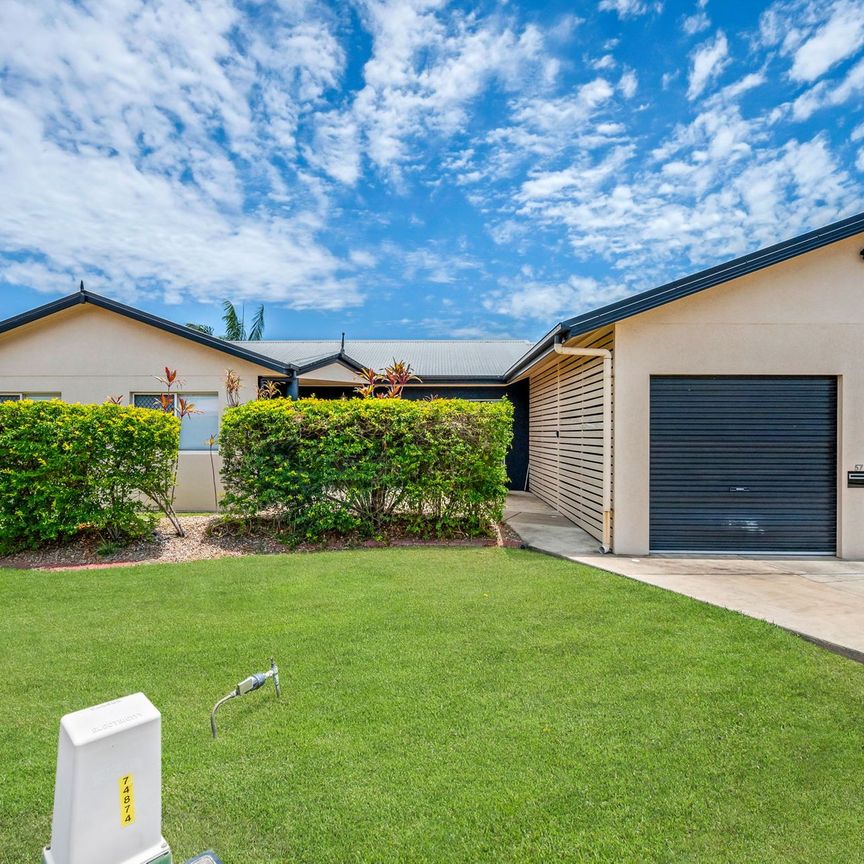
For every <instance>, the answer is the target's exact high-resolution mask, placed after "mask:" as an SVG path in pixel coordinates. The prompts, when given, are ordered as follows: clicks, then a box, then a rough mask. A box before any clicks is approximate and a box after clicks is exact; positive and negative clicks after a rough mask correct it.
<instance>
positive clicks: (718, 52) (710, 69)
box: [687, 30, 729, 99]
mask: <svg viewBox="0 0 864 864" xmlns="http://www.w3.org/2000/svg"><path fill="white" fill-rule="evenodd" d="M728 58H729V43H728V42H727V40H726V34H725V33H723V31H722V30H719V31H718V32H717V35H716V36H715V38H714V40H713V41H712V42H704V43H703V44H702V45H700V46H699V47H698V48H697V49H696V50H695V51H694V52H693V54H692V55H691V67H690V77H689V79H688V87H687V98H688V99H695V98H696V97H697V96H699V95H701V93H702V91H703V90H704V89H705V88H706V87H707V86H708V84H709V83H710V82H711V81H713V80H714V79H715V78H717V76H718V75H719V74H720V73H721V72H722V71H723V69H724V67H725V66H726V65H727V63H728V62H729V59H728Z"/></svg>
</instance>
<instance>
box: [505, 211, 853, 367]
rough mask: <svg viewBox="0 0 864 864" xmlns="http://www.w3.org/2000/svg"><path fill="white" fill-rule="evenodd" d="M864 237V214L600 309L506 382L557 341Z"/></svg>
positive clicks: (548, 338)
mask: <svg viewBox="0 0 864 864" xmlns="http://www.w3.org/2000/svg"><path fill="white" fill-rule="evenodd" d="M861 233H864V213H859V214H858V215H857V216H850V217H849V218H848V219H842V220H841V221H839V222H833V223H832V224H831V225H826V226H825V227H824V228H817V229H816V230H815V231H808V232H807V233H806V234H801V235H799V236H798V237H793V238H792V239H791V240H784V241H783V242H782V243H776V244H775V245H773V246H769V247H767V248H766V249H759V250H758V251H756V252H750V253H749V254H747V255H742V256H741V257H740V258H735V259H733V260H731V261H726V262H724V263H723V264H718V265H716V266H715V267H709V268H708V269H707V270H700V271H699V272H698V273H694V274H693V275H692V276H685V277H684V278H683V279H676V280H675V281H674V282H667V283H666V284H665V285H660V286H659V287H657V288H652V289H651V290H650V291H643V292H642V293H641V294H635V295H634V296H632V297H625V298H624V299H623V300H619V301H618V302H616V303H610V304H609V305H608V306H602V307H601V308H599V309H593V310H591V311H590V312H585V313H583V314H582V315H577V316H575V317H573V318H568V319H567V320H566V321H562V322H560V323H559V324H557V325H556V326H555V327H553V328H552V330H550V331H549V332H548V333H547V334H546V335H545V336H544V337H543V338H542V339H541V340H540V341H539V342H537V343H536V344H535V345H533V346H532V347H531V348H530V350H528V351H527V352H525V354H524V355H523V356H522V357H520V358H519V360H518V361H517V362H516V363H514V364H513V365H512V366H511V367H510V368H509V369H508V370H507V373H506V377H507V378H508V379H509V378H512V377H513V376H514V375H517V374H519V373H520V372H522V371H524V369H525V368H526V366H529V365H531V364H533V363H534V362H535V361H536V360H537V359H538V358H540V357H542V356H543V355H544V354H545V353H546V352H547V351H548V350H549V349H550V348H551V346H552V343H553V342H554V341H555V340H556V339H557V340H558V341H566V340H568V339H572V338H573V337H574V336H581V335H583V334H585V333H590V332H591V331H592V330H597V329H599V328H600V327H606V326H608V325H609V324H614V323H616V322H617V321H622V320H624V319H625V318H631V317H632V316H633V315H639V314H640V313H642V312H647V311H648V310H649V309H656V308H657V307H658V306H664V305H665V304H667V303H671V302H672V301H673V300H680V299H681V298H682V297H688V296H690V295H691V294H697V293H699V292H700V291H704V290H705V289H706V288H713V287H714V286H715V285H721V284H723V283H724V282H729V281H731V280H732V279H737V278H739V277H740V276H746V275H747V274H749V273H755V272H756V271H758V270H762V269H764V268H765V267H770V266H771V265H772V264H779V263H780V262H781V261H788V260H789V259H790V258H795V257H797V256H798V255H803V254H804V253H805V252H812V251H813V250H815V249H820V248H821V247H823V246H828V245H830V244H831V243H836V242H838V241H839V240H846V239H847V238H849V237H854V236H855V235H856V234H861ZM862 254H864V252H862Z"/></svg>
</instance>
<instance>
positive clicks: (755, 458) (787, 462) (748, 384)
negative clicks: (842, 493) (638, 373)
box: [650, 376, 837, 554]
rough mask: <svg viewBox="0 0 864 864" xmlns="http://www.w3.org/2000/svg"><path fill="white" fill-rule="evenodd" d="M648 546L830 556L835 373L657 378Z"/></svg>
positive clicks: (672, 549)
mask: <svg viewBox="0 0 864 864" xmlns="http://www.w3.org/2000/svg"><path fill="white" fill-rule="evenodd" d="M650 507H651V512H650V522H651V528H650V530H651V540H650V545H651V550H652V551H653V552H727V553H735V552H744V553H760V552H764V553H776V552H787V553H797V554H805V553H811V554H834V553H835V551H836V545H837V533H836V525H837V380H836V379H835V378H816V377H813V378H810V377H807V378H778V377H771V378H763V377H744V376H742V377H726V376H724V377H653V378H652V379H651V494H650Z"/></svg>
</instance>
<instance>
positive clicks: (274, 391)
mask: <svg viewBox="0 0 864 864" xmlns="http://www.w3.org/2000/svg"><path fill="white" fill-rule="evenodd" d="M258 398H259V399H281V398H282V391H281V390H280V389H279V385H278V384H277V383H276V382H275V381H265V382H264V383H263V384H262V385H261V386H260V387H259V388H258Z"/></svg>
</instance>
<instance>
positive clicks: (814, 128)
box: [0, 0, 864, 339]
mask: <svg viewBox="0 0 864 864" xmlns="http://www.w3.org/2000/svg"><path fill="white" fill-rule="evenodd" d="M862 181H864V0H776V2H759V0H752V2H747V3H744V2H729V0H687V2H673V0H593V2H576V3H574V2H568V3H564V2H555V0H545V2H538V3H529V2H527V0H525V2H516V0H511V2H482V0H481V2H476V3H471V4H466V3H447V2H444V0H387V2H380V0H357V2H351V0H345V2H332V3H316V2H303V0H250V2H227V0H199V2H191V0H167V2H140V0H92V2H91V0H86V2H85V0H81V2H61V0H2V3H0V318H5V317H8V316H10V315H13V314H16V313H18V312H22V311H24V310H26V309H29V308H31V307H33V306H36V305H40V304H42V303H45V302H47V301H49V300H51V299H54V298H56V297H60V296H63V295H64V294H68V293H70V292H71V291H73V290H75V289H76V288H77V286H78V284H79V280H82V279H83V280H84V283H85V286H86V287H87V288H89V289H91V290H93V291H96V292H98V293H101V294H105V295H108V296H110V297H113V298H115V299H118V300H121V301H123V302H127V303H131V304H133V305H136V306H139V307H140V308H143V309H146V310H148V311H150V312H154V313H156V314H158V315H163V316H165V317H167V318H170V319H172V320H176V321H181V322H187V321H194V322H203V323H208V324H211V325H213V326H214V327H215V330H216V333H217V335H218V334H219V333H220V332H221V331H220V327H221V321H220V315H221V303H222V300H223V299H226V298H227V299H230V300H232V301H233V302H236V303H238V304H241V306H242V305H243V304H245V308H246V309H247V310H251V309H253V308H254V306H255V305H256V304H258V303H264V305H265V309H266V321H267V328H266V333H265V335H266V337H268V338H274V339H275V338H282V339H290V338H338V336H339V333H340V332H342V331H346V332H347V334H348V336H349V338H376V337H377V338H396V337H404V338H409V337H410V338H420V337H426V338H445V337H446V338H478V337H487V338H499V337H501V338H504V337H515V338H526V339H535V338H537V337H539V336H540V335H541V334H542V333H544V332H546V331H547V330H548V329H549V328H550V327H552V326H553V325H554V324H555V323H556V322H557V321H559V320H561V319H563V318H567V317H570V316H572V315H576V314H578V313H580V312H582V311H585V310H587V309H590V308H594V307H596V306H600V305H604V304H606V303H609V302H612V301H614V300H616V299H619V298H621V297H624V296H626V295H628V294H633V293H636V292H639V291H642V290H646V289H649V288H652V287H654V286H656V285H659V284H662V283H663V282H665V281H668V280H670V279H673V278H676V277H680V276H684V275H687V274H688V273H692V272H695V271H697V270H700V269H702V268H704V267H707V266H710V265H712V264H716V263H718V262H720V261H723V260H727V259H729V258H733V257H736V256H738V255H741V254H744V253H746V252H748V251H751V250H753V249H757V248H760V247H762V246H766V245H770V244H772V243H775V242H778V241H780V240H783V239H787V238H789V237H793V236H795V235H797V234H800V233H802V232H804V231H807V230H809V229H812V228H818V227H820V226H822V225H825V224H828V223H830V222H832V221H835V220H837V219H840V218H843V217H845V216H849V215H852V214H854V213H857V212H860V211H862V210H864V183H862Z"/></svg>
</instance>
